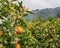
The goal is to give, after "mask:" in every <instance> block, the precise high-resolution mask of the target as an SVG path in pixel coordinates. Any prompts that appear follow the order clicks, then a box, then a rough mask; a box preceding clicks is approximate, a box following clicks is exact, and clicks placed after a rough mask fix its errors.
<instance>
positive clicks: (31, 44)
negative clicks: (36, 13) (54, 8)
mask: <svg viewBox="0 0 60 48" xmlns="http://www.w3.org/2000/svg"><path fill="white" fill-rule="evenodd" d="M14 1H15V0H0V4H1V5H0V19H1V21H2V24H0V31H2V32H3V35H2V36H0V48H16V47H15V42H19V43H20V44H21V47H22V48H59V47H60V18H50V19H49V20H45V21H44V20H42V19H40V18H39V19H37V20H35V21H32V22H29V21H27V20H26V19H25V18H24V17H25V16H27V15H28V13H32V12H31V11H29V10H26V11H24V9H23V5H22V1H21V2H19V1H17V2H18V5H16V4H14V3H13V2H14ZM16 26H21V27H23V29H24V31H23V33H22V34H16V30H15V27H16Z"/></svg>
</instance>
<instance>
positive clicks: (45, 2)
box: [19, 0, 60, 9]
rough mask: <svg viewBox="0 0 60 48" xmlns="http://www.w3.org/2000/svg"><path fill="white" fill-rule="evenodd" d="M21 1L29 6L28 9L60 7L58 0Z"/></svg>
mask: <svg viewBox="0 0 60 48" xmlns="http://www.w3.org/2000/svg"><path fill="white" fill-rule="evenodd" d="M19 1H21V0H19ZM22 1H23V4H24V5H25V6H27V7H29V8H30V9H37V8H39V9H43V8H54V7H60V0H22Z"/></svg>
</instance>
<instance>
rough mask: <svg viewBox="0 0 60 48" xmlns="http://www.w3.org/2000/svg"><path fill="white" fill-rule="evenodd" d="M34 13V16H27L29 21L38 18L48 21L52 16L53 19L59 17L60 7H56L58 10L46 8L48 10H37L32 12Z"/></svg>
mask: <svg viewBox="0 0 60 48" xmlns="http://www.w3.org/2000/svg"><path fill="white" fill-rule="evenodd" d="M32 12H33V13H34V14H29V15H28V16H27V18H29V20H34V19H35V18H36V17H41V18H43V19H46V18H48V17H50V16H52V17H59V14H60V7H56V8H46V9H41V10H39V9H35V10H32Z"/></svg>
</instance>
